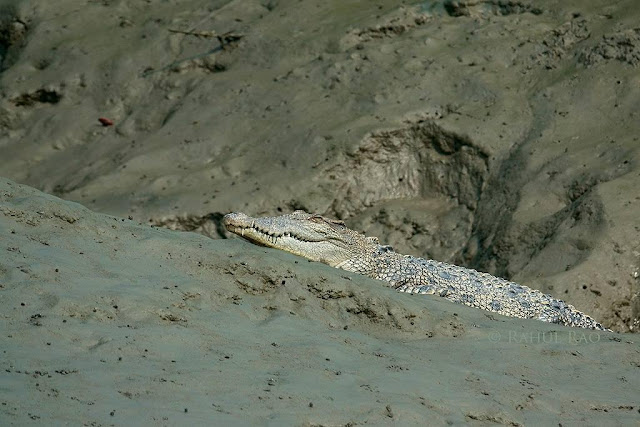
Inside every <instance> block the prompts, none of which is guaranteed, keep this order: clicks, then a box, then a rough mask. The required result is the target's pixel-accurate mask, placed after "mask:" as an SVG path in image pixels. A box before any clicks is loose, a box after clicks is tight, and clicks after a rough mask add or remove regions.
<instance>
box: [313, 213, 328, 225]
mask: <svg viewBox="0 0 640 427" xmlns="http://www.w3.org/2000/svg"><path fill="white" fill-rule="evenodd" d="M309 221H313V222H316V223H318V224H319V223H322V222H324V218H322V217H321V216H320V215H317V214H316V215H312V216H310V217H309Z"/></svg>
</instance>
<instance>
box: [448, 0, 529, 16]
mask: <svg viewBox="0 0 640 427" xmlns="http://www.w3.org/2000/svg"><path fill="white" fill-rule="evenodd" d="M442 5H443V7H444V10H445V12H447V14H448V15H449V16H453V17H460V16H472V15H496V16H508V15H518V14H522V13H531V14H533V15H540V14H542V9H540V8H539V7H535V6H532V5H530V4H528V3H523V2H520V1H513V0H484V1H478V0H445V1H444V2H443V4H442Z"/></svg>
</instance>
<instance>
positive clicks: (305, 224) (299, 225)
mask: <svg viewBox="0 0 640 427" xmlns="http://www.w3.org/2000/svg"><path fill="white" fill-rule="evenodd" d="M223 221H224V225H225V226H226V227H227V229H228V230H229V231H231V232H233V233H235V234H238V235H240V236H242V237H244V238H245V239H247V240H249V241H251V242H253V243H256V244H258V245H262V246H268V247H272V248H276V249H281V250H284V251H287V252H291V253H293V254H296V255H299V256H302V257H304V258H307V259H310V260H312V261H319V262H323V263H325V264H329V265H330V266H332V267H336V268H342V269H344V270H347V271H352V272H354V273H360V274H363V275H365V276H369V277H371V278H374V279H378V280H383V281H385V282H388V283H389V284H391V286H392V287H393V288H395V289H397V290H398V291H401V292H409V293H418V294H435V295H439V296H441V297H444V298H446V299H448V300H450V301H453V302H456V303H459V304H464V305H468V306H470V307H475V308H479V309H482V310H487V311H491V312H494V313H498V314H502V315H504V316H511V317H519V318H523V319H538V320H542V321H545V322H550V323H557V324H561V325H566V326H574V327H581V328H589V329H597V330H604V331H608V330H609V329H607V328H605V327H604V326H602V325H601V324H600V323H598V322H596V321H595V320H594V319H592V318H591V317H589V316H588V315H586V314H584V313H582V312H581V311H578V310H576V309H575V308H574V307H573V306H572V305H569V304H566V303H565V302H563V301H560V300H558V299H555V298H553V297H551V296H550V295H546V294H543V293H542V292H540V291H537V290H534V289H531V288H528V287H526V286H521V285H518V284H517V283H514V282H509V281H507V280H504V279H500V278H498V277H494V276H492V275H490V274H487V273H481V272H478V271H475V270H471V269H468V268H464V267H458V266H456V265H451V264H446V263H444V262H438V261H433V260H428V259H421V258H415V257H412V256H409V255H401V254H398V253H396V252H394V251H393V250H392V249H391V248H390V247H389V246H383V245H380V244H379V242H378V239H377V238H375V237H366V236H364V235H362V234H360V233H358V232H356V231H353V230H350V229H349V228H347V227H346V226H345V225H344V223H343V222H342V221H337V220H332V219H328V218H324V217H322V216H320V215H314V214H309V213H307V212H304V211H295V212H293V213H292V214H287V215H282V216H277V217H265V218H251V217H249V216H247V215H245V214H243V213H230V214H228V215H225V217H224V220H223Z"/></svg>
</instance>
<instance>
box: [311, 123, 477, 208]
mask: <svg viewBox="0 0 640 427" xmlns="http://www.w3.org/2000/svg"><path fill="white" fill-rule="evenodd" d="M488 170H489V166H488V156H487V154H486V153H485V152H484V151H482V149H480V148H479V147H477V146H475V145H474V144H473V143H472V141H471V139H470V138H468V137H467V136H464V135H459V134H457V133H455V132H451V131H448V130H445V129H443V128H442V127H441V126H439V125H438V124H436V123H435V122H433V121H420V122H417V123H414V124H411V125H409V126H408V127H406V128H401V129H395V130H385V131H378V132H373V133H371V134H369V135H367V136H366V137H365V138H364V140H363V141H362V143H361V144H360V145H359V146H358V147H357V148H356V149H355V150H352V151H350V152H347V153H345V154H344V155H343V156H340V157H338V159H337V161H336V163H334V164H333V165H331V166H329V167H328V168H326V169H325V170H324V171H323V172H322V176H324V177H327V178H328V180H329V182H328V184H327V185H326V187H327V188H326V190H327V191H330V192H332V193H333V195H334V200H335V202H334V203H333V205H332V206H331V207H330V209H329V211H328V212H326V213H327V214H329V215H334V216H336V217H338V218H348V217H350V216H353V215H356V214H358V213H359V212H361V211H363V210H364V209H366V208H368V207H371V206H373V205H374V204H376V203H378V202H380V201H385V200H394V199H413V198H421V197H432V196H434V195H444V196H446V197H451V198H453V199H455V200H457V202H458V203H460V204H462V205H464V206H466V207H467V208H469V209H471V210H473V209H475V207H476V205H477V202H478V199H479V198H480V194H481V193H482V191H483V188H484V185H485V181H486V179H487V177H488Z"/></svg>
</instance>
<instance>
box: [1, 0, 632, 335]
mask: <svg viewBox="0 0 640 427" xmlns="http://www.w3.org/2000/svg"><path fill="white" fill-rule="evenodd" d="M0 10H2V11H3V12H4V13H3V14H2V19H1V21H0V56H2V73H1V74H0V150H1V152H2V155H1V156H0V175H2V176H6V177H8V178H11V179H13V180H16V181H18V182H21V183H25V184H28V185H31V186H34V187H36V188H38V189H41V190H43V191H45V192H48V193H53V194H56V195H59V196H61V197H63V198H65V199H69V200H74V201H78V202H80V203H82V204H84V205H86V206H88V207H90V208H91V209H93V210H96V211H100V212H104V213H109V214H114V215H119V216H123V217H129V216H131V217H132V218H134V219H136V220H138V221H140V222H145V223H147V222H149V221H151V223H153V224H158V225H160V224H164V225H166V226H168V227H169V228H173V229H187V230H196V231H200V232H202V233H203V234H205V235H208V236H210V237H216V238H218V237H227V234H226V233H225V231H224V230H223V229H222V227H221V225H220V219H219V216H220V215H221V214H224V213H227V212H230V211H244V212H247V213H248V214H251V215H273V214H278V213H280V212H287V211H290V210H293V209H299V208H300V209H306V210H309V211H314V212H317V213H321V214H324V215H328V216H335V217H342V218H344V219H345V220H346V221H347V224H348V225H349V226H350V227H352V228H356V229H359V230H361V231H364V232H366V233H367V234H369V235H377V236H378V237H380V239H381V241H383V242H384V243H387V244H390V245H392V246H393V247H394V248H395V249H396V250H398V251H399V252H403V253H408V254H412V255H416V256H421V257H433V258H436V259H438V260H442V261H448V262H454V263H458V264H462V265H464V266H467V267H472V268H475V269H479V270H482V271H487V272H489V273H492V274H495V275H498V276H502V277H505V278H508V279H511V280H514V281H517V282H519V283H522V284H524V285H527V286H530V287H533V288H538V289H541V290H542V291H544V292H547V293H551V294H552V295H554V296H556V297H558V298H561V299H563V300H566V301H568V302H570V303H571V304H573V305H575V306H576V307H578V308H580V309H581V310H583V311H585V312H588V313H590V314H591V315H593V316H594V317H595V318H597V319H598V320H600V321H602V322H603V323H604V324H606V325H608V326H610V327H611V328H613V329H614V330H616V331H624V332H628V331H638V329H639V328H640V323H639V322H640V320H639V319H640V243H638V242H640V225H638V221H637V217H638V212H639V211H640V169H639V167H638V165H639V152H640V140H639V138H640V105H639V104H638V99H640V77H639V75H640V74H638V49H639V48H640V39H639V38H638V25H637V22H638V21H640V4H638V3H637V2H635V1H633V0H627V1H621V2H618V3H615V4H610V2H606V1H604V0H603V1H595V0H594V1H577V0H575V1H567V2H562V3H558V2H553V1H540V2H535V4H534V3H533V2H520V1H444V2H439V1H427V2H413V3H408V4H405V5H403V6H399V5H398V4H397V2H393V1H381V2H377V3H375V4H373V3H370V2H355V3H349V4H345V3H343V2H316V1H310V0H309V1H307V0H305V1H303V2H301V3H300V2H289V1H284V2H259V1H247V2H240V1H217V2H213V3H212V2H209V1H205V0H185V1H169V2H161V1H154V0H152V1H148V2H145V3H139V2H134V1H127V0H121V1H117V2H93V3H90V4H88V5H87V7H86V8H82V9H78V8H77V7H76V4H75V2H73V1H71V0H63V1H59V2H56V4H55V5H54V4H53V3H46V2H39V1H33V0H23V1H0ZM176 31H182V32H183V33H180V32H176ZM184 32H186V33H189V32H193V34H194V35H189V34H184ZM207 32H208V33H209V34H213V33H212V32H215V33H216V34H218V35H220V37H221V38H222V39H225V40H232V39H233V40H232V41H230V42H228V43H226V44H225V45H224V46H220V44H219V42H218V39H217V38H216V37H205V36H199V35H197V34H206V33H207ZM236 35H239V36H241V37H239V38H234V37H236ZM99 118H107V119H109V120H112V121H113V123H114V125H113V126H103V125H101V123H100V122H99V121H98V119H99Z"/></svg>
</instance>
